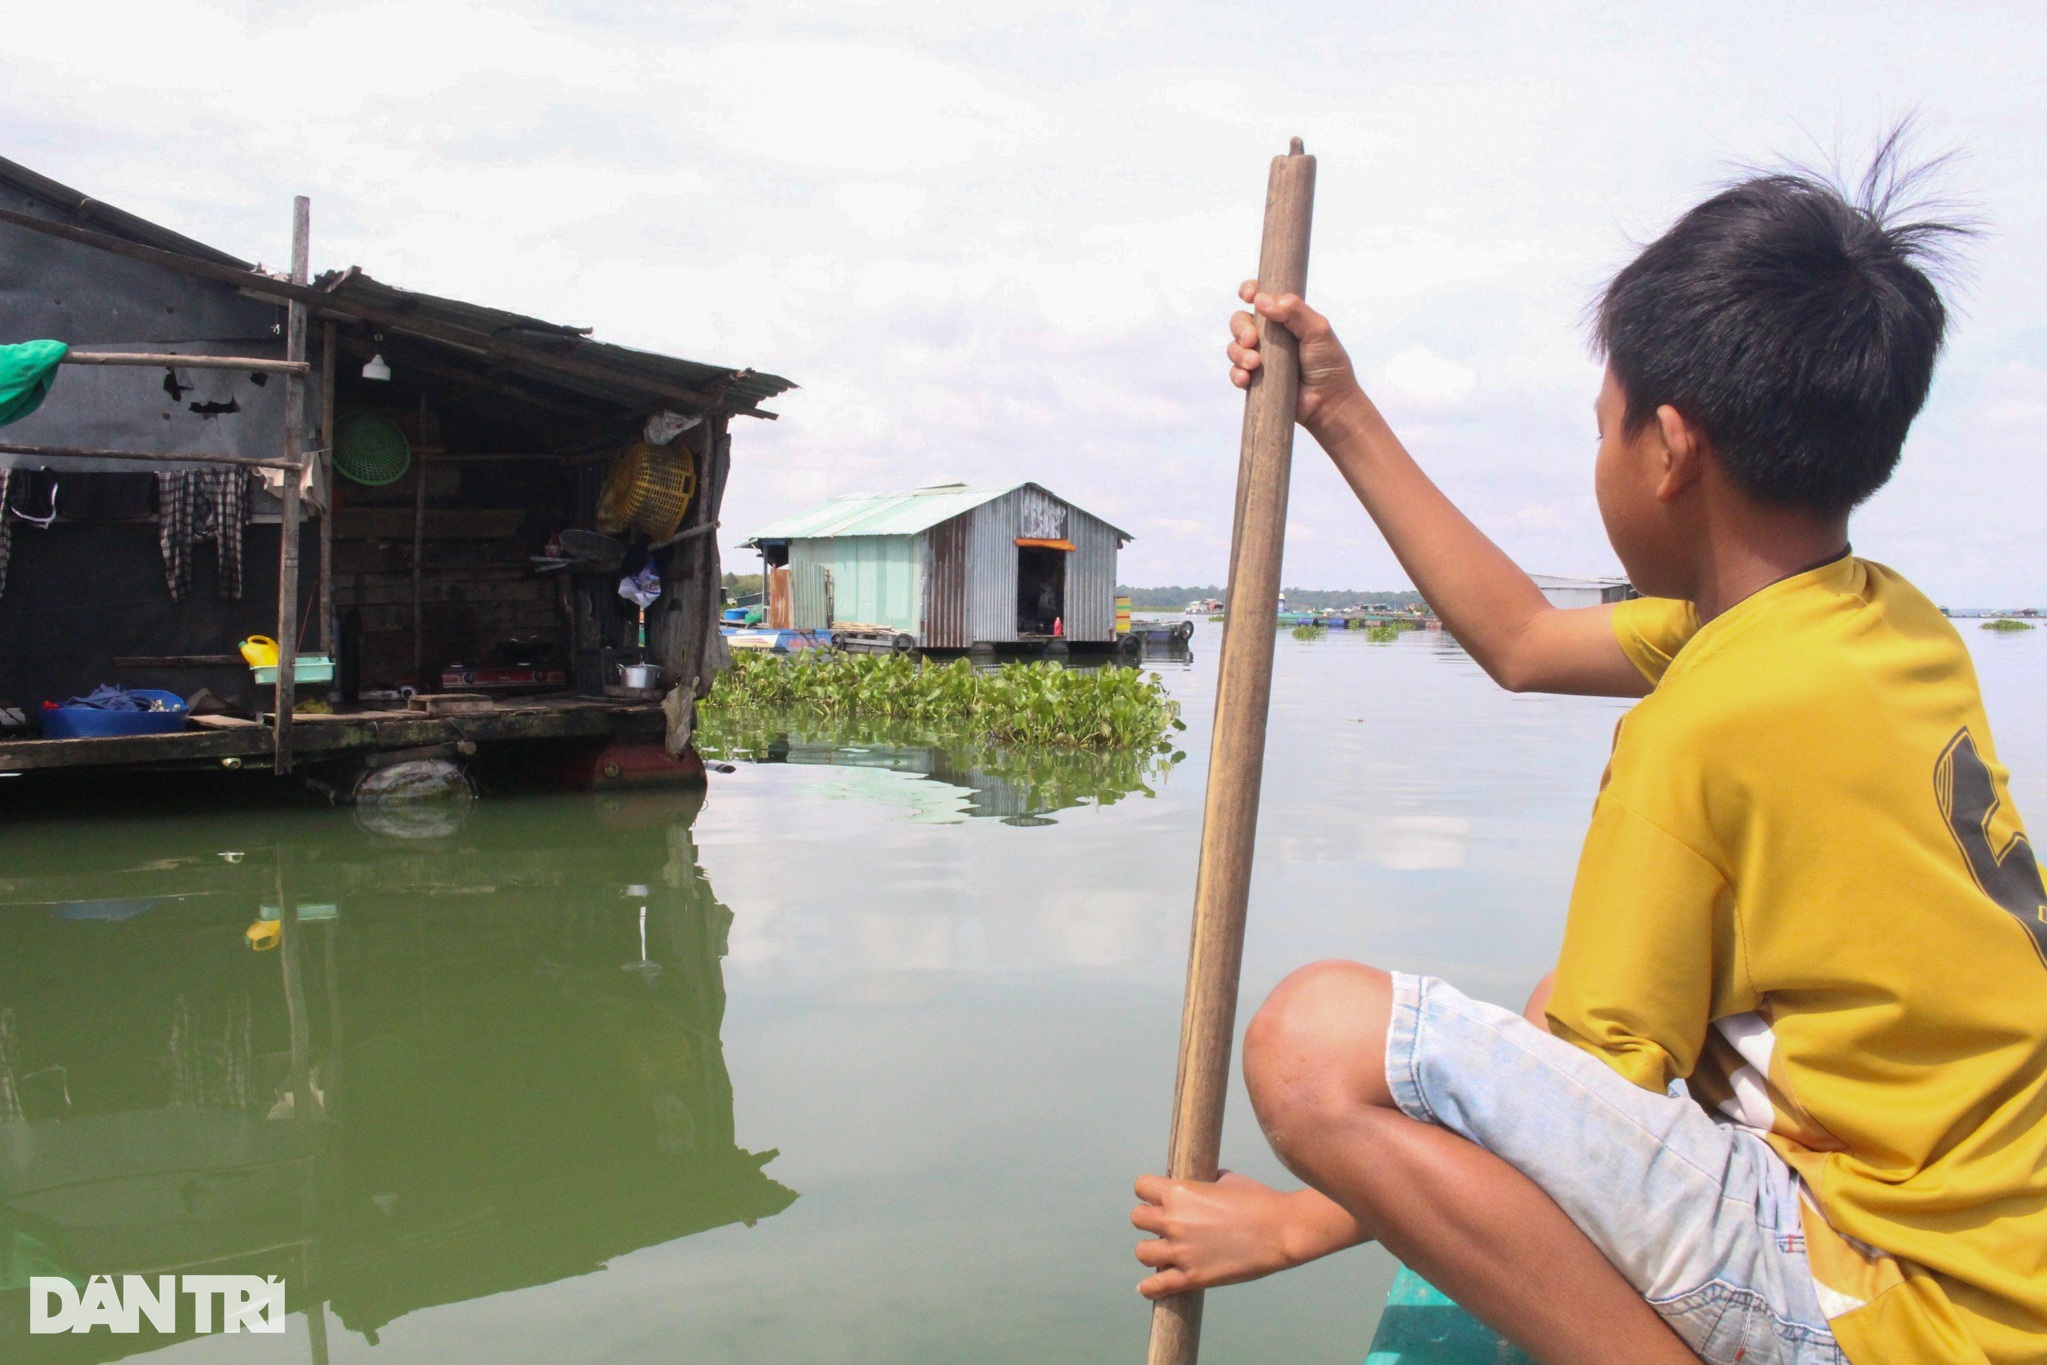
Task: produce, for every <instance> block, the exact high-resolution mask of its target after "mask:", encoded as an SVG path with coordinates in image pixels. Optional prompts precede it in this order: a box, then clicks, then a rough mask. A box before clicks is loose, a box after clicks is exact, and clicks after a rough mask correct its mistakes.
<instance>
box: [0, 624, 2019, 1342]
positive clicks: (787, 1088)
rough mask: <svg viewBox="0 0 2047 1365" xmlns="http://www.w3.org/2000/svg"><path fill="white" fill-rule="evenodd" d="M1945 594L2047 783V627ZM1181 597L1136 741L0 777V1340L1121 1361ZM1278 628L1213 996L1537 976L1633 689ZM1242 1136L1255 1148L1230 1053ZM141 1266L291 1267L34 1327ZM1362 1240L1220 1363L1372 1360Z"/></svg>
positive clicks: (2001, 733) (1234, 1337)
mask: <svg viewBox="0 0 2047 1365" xmlns="http://www.w3.org/2000/svg"><path fill="white" fill-rule="evenodd" d="M1957 624H1958V625H1959V626H1960V627H1961V628H1962V632H1963V634H1964V636H1965V638H1967V639H1968V641H1969V644H1970V646H1971V648H1972V649H1973V650H1974V652H1975V654H1976V656H1977V659H1978V663H1979V667H1980V670H1981V673H1982V677H1983V684H1984V690H1985V693H1986V696H1987V698H1988V701H1989V706H1990V714H1991V718H1992V722H1993V724H1994V725H1995V727H1996V738H1997V740H1998V745H1999V749H2000V752H2001V756H2002V757H2003V758H2004V760H2005V761H2006V762H2007V763H2009V764H2010V765H2011V767H2012V768H2013V769H2014V771H2015V774H2016V775H2015V777H2014V779H2013V784H2012V785H2013V790H2014V795H2015V797H2016V799H2017V800H2018V802H2019V805H2020V807H2021V808H2022V809H2023V810H2027V811H2031V812H2034V813H2035V815H2034V818H2035V819H2036V820H2037V819H2040V818H2047V817H2042V816H2040V815H2039V814H2038V812H2040V811H2042V810H2047V804H2043V803H2047V718H2043V715H2042V711H2041V707H2040V699H2041V697H2042V696H2043V683H2047V645H2043V644H2042V643H2041V635H2042V633H2041V632H2034V633H2031V634H2024V635H2013V636H1998V635H1995V634H1992V633H1989V632H1984V631H1980V630H1978V629H1976V628H1975V623H1973V622H1966V621H1965V622H1958V623H1957ZM1214 630H1215V628H1214V627H1211V626H1208V625H1206V624H1205V623H1204V624H1203V625H1202V626H1201V627H1200V630H1199V632H1198V633H1197V635H1196V636H1195V640H1194V646H1195V649H1194V654H1193V657H1192V659H1191V661H1180V662H1174V661H1170V660H1163V659H1161V660H1154V661H1152V663H1151V664H1150V666H1152V667H1155V668H1157V669H1158V670H1159V671H1160V672H1161V673H1162V674H1163V675H1164V676H1165V678H1166V679H1167V682H1168V684H1169V686H1170V687H1171V689H1172V691H1173V692H1174V694H1175V695H1176V696H1178V697H1179V698H1180V699H1181V701H1182V702H1183V703H1184V705H1185V707H1186V718H1187V720H1188V722H1189V730H1188V734H1187V736H1186V737H1185V739H1186V748H1187V758H1186V760H1185V761H1184V762H1182V763H1180V764H1178V765H1177V766H1174V767H1171V768H1170V770H1163V771H1162V770H1161V769H1160V768H1159V767H1158V766H1156V765H1154V766H1152V767H1150V768H1146V767H1145V766H1144V765H1141V764H1135V763H1131V762H1127V761H1126V762H1123V763H1121V764H1118V763H1114V762H1111V763H1106V764H1105V763H1103V762H1100V761H1093V760H1084V759H1069V760H1065V761H1057V762H1046V761H1025V760H1021V759H1018V758H1016V757H1015V756H1013V755H1009V756H1005V755H999V754H989V753H986V752H962V751H959V750H956V749H954V750H948V749H945V748H933V747H926V746H920V745H918V744H915V743H911V742H907V741H905V740H904V738H903V737H902V736H900V735H896V736H890V737H888V739H889V740H890V742H880V740H879V739H878V738H877V737H875V736H865V737H860V738H861V740H862V741H863V742H857V743H856V742H852V741H851V740H847V739H845V738H844V737H841V740H840V741H838V742H834V741H831V740H827V739H820V738H818V737H814V736H812V737H805V736H797V737H794V738H788V739H775V740H773V741H772V742H768V743H760V744H754V745H753V746H752V747H751V748H750V749H749V752H754V753H757V754H760V755H762V756H764V757H765V758H767V759H769V760H770V761H760V762H744V763H741V764H739V765H738V767H737V770H736V771H734V772H732V773H729V774H714V775H713V776H712V778H711V785H710V789H709V792H708V794H707V795H705V796H698V795H693V794H692V795H686V794H677V793H663V794H638V795H629V796H610V795H586V794H517V795H515V794H492V795H487V796H486V797H485V798H484V799H482V800H479V801H477V802H475V803H473V804H472V805H470V806H468V807H467V808H466V809H458V810H454V811H449V812H442V813H441V814H439V815H436V816H432V817H428V818H413V819H396V818H390V817H383V818H379V817H376V816H374V815H371V814H370V813H367V812H355V811H349V810H335V809H329V808H327V807H326V806H324V805H316V804H313V803H311V802H310V801H307V802H304V803H300V802H292V803H289V804H283V805H280V804H279V803H278V802H277V801H276V799H275V798H274V797H273V796H272V795H270V792H269V788H268V786H267V783H266V781H265V780H264V779H261V778H256V777H251V776H247V775H244V776H241V777H237V778H229V777H226V776H225V775H223V776H222V777H221V778H219V779H214V780H209V781H207V782H196V781H195V780H193V779H181V780H180V781H179V782H177V783H175V784H171V785H166V786H160V787H154V788H151V789H149V790H147V791H143V792H132V791H124V790H120V789H117V788H116V787H114V786H113V785H111V784H107V785H103V786H101V787H100V788H99V789H97V790H90V789H88V790H80V789H78V788H75V787H74V788H69V789H64V790H55V789H52V788H50V787H48V786H45V785H38V784H36V782H35V781H34V780H33V779H31V778H15V779H8V780H6V781H4V782H0V1360H6V1361H15V1360H27V1361H40V1360H51V1361H58V1360H64V1361H71V1360H79V1361H84V1360H111V1359H116V1358H121V1357H124V1356H129V1355H137V1354H153V1355H155V1356H156V1357H158V1358H160V1359H162V1360H163V1361H165V1362H172V1361H175V1362H179V1363H180V1365H187V1363H189V1365H200V1363H201V1362H208V1363H210V1362H252V1363H256V1362H262V1363H266V1365H267V1362H279V1361H309V1360H318V1359H323V1358H324V1359H331V1360H335V1361H344V1360H345V1361H361V1362H387V1365H411V1363H412V1362H427V1361H433V1362H470V1361H475V1362H484V1361H488V1362H561V1361H620V1362H627V1361H630V1362H639V1361H650V1362H651V1361H690V1362H696V1361H702V1362H726V1361H777V1362H779V1361H792V1362H811V1361H816V1362H846V1363H848V1365H850V1363H851V1362H889V1361H961V1362H965V1361H976V1362H979V1361H1137V1360H1140V1359H1141V1358H1142V1353H1143V1346H1144V1337H1145V1330H1146V1323H1147V1316H1148V1315H1147V1309H1146V1307H1145V1305H1144V1304H1143V1303H1142V1302H1141V1301H1140V1300H1139V1299H1137V1298H1136V1296H1135V1294H1134V1292H1133V1286H1134V1284H1135V1282H1136V1280H1137V1279H1138V1278H1139V1267H1138V1266H1137V1264H1136V1263H1135V1261H1133V1260H1132V1259H1131V1256H1130V1247H1131V1245H1132V1243H1133V1242H1134V1240H1135V1234H1134V1233H1133V1232H1132V1231H1131V1229H1130V1228H1129V1227H1128V1224H1127V1222H1126V1218H1127V1214H1128V1210H1129V1206H1130V1203H1131V1196H1130V1188H1129V1187H1130V1182H1131V1180H1132V1178H1133V1177H1134V1176H1135V1175H1136V1174H1138V1173H1139V1172H1140V1171H1144V1170H1148V1169H1155V1168H1156V1167H1157V1166H1158V1164H1159V1162H1160V1161H1161V1160H1162V1157H1163V1152H1164V1148H1165V1137H1166V1120H1167V1115H1168V1105H1169V1101H1170V1093H1171V1086H1172V1073H1173V1058H1174V1049H1175V1041H1176V1033H1177V1029H1178V1024H1179V994H1180V986H1181V973H1182V971H1183V968H1184V961H1185V951H1186V935H1187V913H1188V906H1189V902H1190V899H1191V895H1192V887H1193V878H1194V860H1195V847H1196V842H1197V838H1198V835H1199V827H1200V810H1201V792H1202V782H1203V777H1204V772H1205V766H1206V735H1207V729H1208V723H1209V714H1210V702H1211V694H1212V686H1213V678H1214V662H1215V660H1214V645H1215V643H1216V636H1215V634H1214ZM1278 647H1279V654H1278V663H1277V670H1276V678H1275V691H1274V699H1273V713H1272V729H1271V743H1270V759H1269V762H1268V767H1267V773H1266V781H1265V800H1264V807H1263V818H1262V824H1261V828H1260V836H1259V859H1258V872H1257V880H1256V886H1255V893H1254V904H1253V910H1252V920H1251V928H1250V937H1249V942H1248V946H1247V954H1246V963H1245V990H1244V997H1245V1002H1246V1006H1245V1008H1246V1010H1247V1012H1248V1010H1249V1009H1250V1008H1251V1007H1252V1006H1254V1005H1255V1003H1256V1002H1257V1000H1258V999H1260V998H1261V997H1262V995H1263V993H1264V992H1265V991H1266V990H1267V989H1269V988H1270V986H1271V985H1272V984H1273V983H1274V982H1275V981H1276V980H1277V979H1278V978H1279V977H1280V976H1282V975H1283V974H1284V973H1285V972H1286V971H1287V970H1289V969H1290V968H1291V967H1293V966H1295V965H1298V964H1300V963H1302V962H1305V961H1309V960H1312V959H1316V958H1321V957H1335V956H1341V957H1353V958H1363V959H1366V960H1370V961H1374V962H1378V963H1381V964H1386V965H1395V966H1402V967H1406V968H1409V969H1413V970H1421V971H1430V972H1436V973H1439V974H1442V975H1444V976H1447V977H1449V978H1450V979H1451V980H1453V981H1455V982H1456V983H1457V984H1458V985H1460V986H1461V987H1463V988H1464V989H1465V990H1467V991H1469V992H1471V993H1472V994H1475V995H1479V996H1483V997H1486V998H1490V999H1494V1000H1498V1001H1501V1002H1503V1003H1510V1004H1514V1005H1517V1006H1518V1004H1519V1002H1520V1000H1521V998H1522V996H1523V995H1524V994H1525V993H1526V991H1527V990H1528V988H1529V987H1530V985H1532V984H1533V982H1534V981H1535V980H1536V978H1537V977H1539V976H1540V975H1541V974H1542V972H1543V971H1544V970H1545V969H1546V968H1547V966H1548V965H1549V963H1550V961H1551V958H1552V956H1553V954H1554V952H1555V950H1556V946H1557V943H1558V939H1559V935H1560V930H1561V924H1562V911H1563V905H1564V902H1565V897H1566V893H1567V891H1568V888H1569V884H1570V877H1571V872H1572V868H1573V865H1574V862H1575V859H1576V854H1577V843H1578V838H1579V836H1580V835H1581V833H1582V831H1583V826H1584V822H1585V819H1586V816H1587V813H1588V811H1589V808H1590V804H1591V800H1592V795H1593V791H1594V788H1595V785H1596V782H1597V779H1598V775H1599V771H1600V767H1601V765H1602V763H1603V761H1604V758H1605V754H1606V749H1607V745H1608V743H1609V740H1610V737H1611V734H1612V730H1613V726H1614V723H1615V721H1616V720H1617V718H1618V717H1619V715H1620V714H1621V711H1622V709H1623V707H1622V704H1621V703H1618V702H1613V701H1603V700H1592V699H1582V698H1559V697H1531V696H1519V697H1517V696H1509V695H1507V694H1504V693H1501V692H1499V691H1498V690H1497V689H1495V688H1494V687H1493V686H1492V685H1491V684H1490V683H1489V682H1488V681H1487V680H1486V679H1485V678H1484V676H1483V675H1482V674H1481V673H1480V672H1479V670H1478V669H1477V668H1476V666H1475V665H1473V664H1472V662H1471V661H1470V660H1469V658H1467V657H1466V656H1465V655H1464V654H1463V652H1462V651H1460V650H1459V649H1458V648H1457V647H1456V646H1455V644H1454V643H1453V642H1451V641H1450V640H1449V639H1448V638H1447V637H1446V636H1443V635H1441V634H1423V633H1414V634H1409V635H1405V636H1403V637H1402V638H1400V639H1399V640H1397V641H1395V642H1393V643H1390V644H1372V643H1369V642H1367V641H1366V640H1365V639H1363V638H1362V636H1361V635H1347V634H1343V633H1338V634H1334V635H1332V636H1330V637H1329V638H1327V639H1322V640H1314V641H1298V640H1294V639H1292V638H1290V637H1289V636H1288V635H1286V634H1284V633H1282V635H1281V637H1280V639H1279V641H1278ZM282 904H291V905H293V906H295V907H296V914H297V916H298V919H297V922H296V923H295V924H292V925H289V926H286V928H285V932H284V942H283V946H282V947H281V948H280V949H276V950H271V951H264V952H258V951H253V950H252V949H251V948H250V946H249V945H248V942H247V939H246V936H245V935H246V931H247V930H249V928H250V927H251V925H252V924H254V923H257V922H258V921H259V920H260V918H261V916H262V913H263V911H262V907H264V906H266V905H267V906H278V905H282ZM273 913H274V912H273ZM1224 1152H1225V1161H1226V1164H1228V1165H1230V1166H1232V1167H1234V1168H1236V1169H1239V1170H1243V1171H1246V1172H1249V1173H1251V1174H1254V1175H1258V1176H1260V1177H1264V1178H1268V1179H1274V1180H1278V1179H1282V1178H1283V1177H1282V1175H1281V1173H1280V1172H1279V1171H1278V1169H1277V1166H1276V1163H1275V1162H1274V1161H1273V1159H1272V1158H1271V1156H1270V1155H1269V1154H1268V1153H1267V1152H1266V1150H1265V1148H1264V1144H1263V1143H1262V1141H1261V1140H1260V1138H1259V1136H1258V1133H1257V1130H1256V1127H1255V1124H1254V1123H1253V1122H1252V1120H1251V1117H1250V1115H1249V1112H1248V1109H1247V1108H1246V1107H1245V1105H1244V1103H1243V1100H1242V1094H1241V1087H1240V1088H1239V1092H1238V1094H1237V1096H1236V1097H1235V1099H1234V1101H1233V1104H1232V1108H1231V1111H1230V1114H1229V1119H1228V1129H1227V1131H1226V1134H1225V1139H1224ZM135 1270H148V1271H151V1272H156V1271H163V1272H179V1271H183V1272H186V1273H245V1272H246V1273H255V1274H259V1275H276V1276H280V1277H282V1278H283V1280H284V1282H285V1284H286V1287H287V1293H288V1295H289V1305H290V1310H291V1311H290V1314H289V1316H288V1317H287V1318H286V1319H285V1331H284V1333H283V1334H282V1335H254V1334H250V1333H237V1334H223V1333H215V1334H211V1335H204V1336H192V1335H190V1333H191V1328H192V1322H191V1316H190V1313H189V1311H188V1312H186V1313H185V1314H184V1315H183V1316H182V1317H181V1319H180V1328H181V1332H182V1333H183V1334H184V1339H179V1338H178V1337H170V1336H161V1335H157V1334H156V1333H155V1332H154V1331H153V1330H152V1329H151V1328H150V1327H149V1326H148V1325H147V1323H144V1324H143V1325H142V1331H141V1332H140V1334H138V1335H122V1336H116V1335H112V1334H111V1333H109V1332H108V1331H107V1330H105V1329H101V1330H97V1331H94V1332H92V1333H90V1334H89V1335H65V1336H47V1335H44V1336H29V1335H27V1327H26V1323H27V1306H26V1305H27V1292H26V1284H27V1281H28V1279H29V1277H31V1276H36V1275H63V1276H68V1277H71V1278H74V1279H78V1280H84V1279H85V1278H86V1277H87V1276H90V1275H92V1274H95V1273H101V1272H117V1273H118V1272H125V1271H135ZM1391 1271H1392V1266H1391V1262H1390V1260H1389V1259H1388V1258H1387V1257H1386V1256H1385V1255H1384V1254H1383V1253H1381V1252H1379V1251H1378V1250H1376V1249H1374V1248H1364V1249H1360V1250H1358V1251H1353V1252H1350V1253H1347V1254H1344V1255H1341V1256H1337V1257H1332V1258H1330V1259H1329V1260H1327V1261H1324V1262H1322V1263H1320V1264H1317V1265H1314V1266H1310V1267H1307V1268H1304V1269H1302V1270H1299V1271H1295V1272H1292V1273H1290V1274H1287V1275H1282V1276H1278V1277H1275V1278H1274V1279H1272V1280H1270V1281H1267V1282H1264V1283H1261V1284H1256V1285H1248V1286H1240V1287H1236V1288H1231V1289H1227V1290H1223V1291H1219V1292H1217V1293H1215V1294H1212V1295H1211V1296H1210V1299H1209V1307H1208V1316H1207V1330H1206V1345H1205V1349H1204V1351H1203V1360H1204V1361H1207V1362H1230V1361H1239V1362H1250V1361H1273V1360H1286V1361H1299V1362H1321V1361H1330V1362H1335V1361H1352V1362H1354V1361H1359V1360H1361V1359H1362V1358H1363V1356H1364V1352H1365V1345H1366V1343H1367V1341H1368V1340H1369V1338H1370V1335H1371V1330H1372V1326H1373V1323H1374V1320H1375V1318H1376V1316H1377V1313H1378V1308H1379V1304H1380V1303H1381V1302H1382V1300H1383V1298H1384V1295H1385V1289H1386V1285H1387V1283H1388V1281H1389V1279H1390V1276H1391ZM309 1308H310V1309H311V1314H310V1315H309V1314H308V1313H307V1312H306V1311H305V1310H307V1309H309Z"/></svg>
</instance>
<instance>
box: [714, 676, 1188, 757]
mask: <svg viewBox="0 0 2047 1365" xmlns="http://www.w3.org/2000/svg"><path fill="white" fill-rule="evenodd" d="M759 713H777V714H782V715H807V716H812V717H816V718H820V719H825V720H839V719H847V718H854V717H858V718H862V719H868V720H898V721H910V722H916V723H917V724H919V725H920V726H923V727H925V728H926V729H928V730H929V731H930V732H931V733H933V734H952V735H971V736H974V737H976V738H978V739H982V740H985V741H988V742H990V743H995V744H1005V745H1011V746H1017V747H1033V746H1045V747H1066V748H1079V749H1142V750H1144V751H1146V752H1164V751H1166V750H1169V749H1171V748H1172V744H1171V742H1170V740H1169V738H1168V737H1169V736H1170V735H1171V733H1172V732H1173V731H1175V730H1184V729H1186V728H1187V727H1186V725H1185V724H1184V723H1183V722H1182V721H1181V720H1180V704H1179V703H1178V702H1176V701H1174V700H1173V699H1172V698H1171V697H1169V696H1167V695H1166V689H1165V684H1164V683H1163V682H1162V681H1161V680H1160V678H1159V676H1158V674H1156V673H1146V672H1142V671H1139V670H1135V669H1127V668H1097V669H1077V668H1062V667H1060V666H1059V665H1058V664H1051V663H1030V664H1022V663H1017V664H1004V665H1003V666H1002V667H1000V668H996V669H978V668H975V667H974V666H973V665H972V664H970V663H968V662H967V661H966V660H965V659H955V660H953V661H952V662H951V663H948V664H936V663H927V662H925V661H923V660H920V659H915V658H911V657H910V656H908V655H896V654H882V655H872V654H838V653H832V654H824V655H814V656H797V657H778V656H775V655H769V654H739V655H735V657H734V658H733V661H732V667H731V669H730V670H728V671H727V672H725V673H724V674H722V675H720V677H719V679H718V683H717V686H715V687H714V688H712V690H711V696H710V699H709V700H708V701H707V702H706V703H705V704H704V714H705V716H706V719H707V722H709V721H713V720H715V719H716V718H719V717H727V716H738V715H745V714H759Z"/></svg>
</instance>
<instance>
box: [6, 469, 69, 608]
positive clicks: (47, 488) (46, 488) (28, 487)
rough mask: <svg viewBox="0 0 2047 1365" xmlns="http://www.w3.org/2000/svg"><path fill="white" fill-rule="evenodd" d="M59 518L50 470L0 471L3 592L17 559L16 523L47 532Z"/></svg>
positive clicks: (52, 475) (53, 480)
mask: <svg viewBox="0 0 2047 1365" xmlns="http://www.w3.org/2000/svg"><path fill="white" fill-rule="evenodd" d="M17 503H18V504H19V505H18V506H17V505H16V504H17ZM56 519H57V478H56V476H55V475H54V474H52V473H51V472H50V471H49V470H48V469H47V468H44V469H12V468H9V469H0V593H4V592H6V591H7V565H8V562H9V561H10V560H12V559H13V558H14V523H15V522H17V521H25V522H27V523H28V524H29V525H31V526H37V527H40V528H41V529H43V530H45V531H47V530H49V529H50V523H51V522H53V521H55V520H56Z"/></svg>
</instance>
